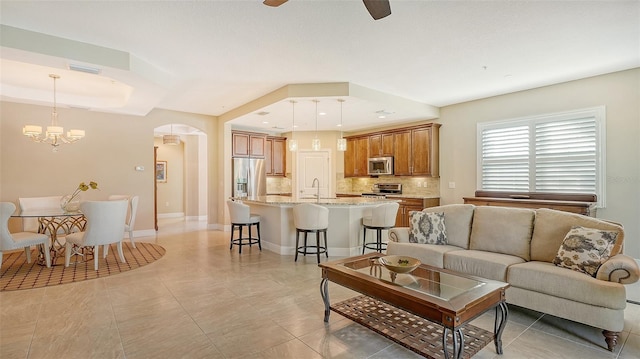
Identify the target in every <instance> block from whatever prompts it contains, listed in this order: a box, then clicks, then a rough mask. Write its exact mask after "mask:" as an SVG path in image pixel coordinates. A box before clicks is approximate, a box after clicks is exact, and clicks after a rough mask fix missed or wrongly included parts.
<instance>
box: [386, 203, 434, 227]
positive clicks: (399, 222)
mask: <svg viewBox="0 0 640 359" xmlns="http://www.w3.org/2000/svg"><path fill="white" fill-rule="evenodd" d="M389 198H390V199H395V198H394V197H391V196H390V197H389ZM399 199H400V202H399V203H398V204H399V205H400V207H398V214H397V215H396V227H409V213H410V212H412V211H417V212H419V211H422V210H423V209H425V208H428V207H435V206H439V205H440V198H407V197H401V198H399Z"/></svg>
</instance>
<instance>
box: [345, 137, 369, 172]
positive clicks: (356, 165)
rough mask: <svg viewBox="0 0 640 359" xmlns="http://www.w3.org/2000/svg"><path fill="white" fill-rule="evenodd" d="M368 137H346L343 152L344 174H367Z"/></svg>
mask: <svg viewBox="0 0 640 359" xmlns="http://www.w3.org/2000/svg"><path fill="white" fill-rule="evenodd" d="M368 151H369V138H368V137H355V138H348V139H347V150H346V151H345V153H344V176H345V177H363V176H367V162H368V160H369V153H368Z"/></svg>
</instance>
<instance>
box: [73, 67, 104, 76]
mask: <svg viewBox="0 0 640 359" xmlns="http://www.w3.org/2000/svg"><path fill="white" fill-rule="evenodd" d="M69 70H71V71H78V72H84V73H87V74H94V75H100V73H102V70H101V69H98V68H95V67H90V66H84V65H77V64H69Z"/></svg>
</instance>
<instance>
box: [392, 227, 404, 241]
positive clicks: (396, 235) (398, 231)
mask: <svg viewBox="0 0 640 359" xmlns="http://www.w3.org/2000/svg"><path fill="white" fill-rule="evenodd" d="M389 240H390V241H393V242H398V243H409V227H394V228H391V229H390V230H389Z"/></svg>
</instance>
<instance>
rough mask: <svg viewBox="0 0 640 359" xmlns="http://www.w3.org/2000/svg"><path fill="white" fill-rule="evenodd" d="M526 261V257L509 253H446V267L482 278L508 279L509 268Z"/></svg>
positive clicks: (504, 280)
mask: <svg viewBox="0 0 640 359" xmlns="http://www.w3.org/2000/svg"><path fill="white" fill-rule="evenodd" d="M517 263H524V259H522V258H520V257H517V256H512V255H508V254H501V253H493V252H485V251H475V250H463V251H451V252H446V253H445V254H444V268H446V269H451V270H454V271H456V272H461V273H466V274H471V275H475V276H478V277H482V278H487V279H494V280H500V281H503V282H506V281H507V268H509V266H510V265H513V264H517Z"/></svg>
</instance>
